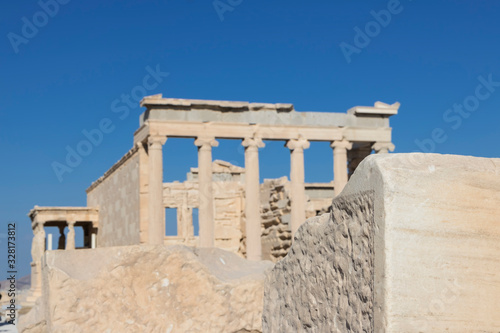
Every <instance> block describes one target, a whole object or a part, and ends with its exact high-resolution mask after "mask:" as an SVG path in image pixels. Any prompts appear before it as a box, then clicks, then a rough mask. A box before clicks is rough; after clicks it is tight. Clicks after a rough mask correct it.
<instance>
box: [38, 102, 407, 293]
mask: <svg viewBox="0 0 500 333" xmlns="http://www.w3.org/2000/svg"><path fill="white" fill-rule="evenodd" d="M141 106H143V107H145V108H146V110H145V112H144V113H143V114H142V115H141V116H140V127H139V129H137V131H136V132H135V133H134V146H133V147H132V149H130V151H128V152H127V153H126V154H125V155H124V156H123V157H122V158H121V159H120V160H119V161H118V162H117V163H116V164H115V165H113V166H112V167H111V168H110V169H109V170H108V171H107V172H106V173H105V174H104V175H103V176H102V177H101V178H99V179H98V180H97V181H95V182H94V183H93V184H92V185H91V186H90V187H89V188H88V189H87V205H88V206H87V207H38V206H35V208H33V210H31V212H30V214H29V216H30V217H31V219H32V227H33V233H34V238H33V245H32V257H33V261H32V264H31V265H32V288H31V297H30V298H29V300H31V301H32V302H33V301H34V300H35V299H36V298H38V297H39V296H40V295H41V286H42V279H41V257H42V255H43V253H44V251H45V249H46V235H45V231H44V227H48V226H56V227H59V229H60V233H61V237H60V239H59V244H58V247H57V248H58V249H74V248H75V239H74V238H75V231H74V228H75V227H76V226H81V227H82V228H83V230H84V238H85V239H84V248H92V247H97V248H100V247H110V246H125V245H136V244H168V245H172V244H184V245H189V246H195V247H217V248H221V249H225V250H228V251H231V252H234V253H238V254H240V255H241V256H244V257H245V258H248V259H250V260H262V259H265V260H272V261H276V260H278V259H280V258H282V257H284V256H285V255H286V253H287V251H288V249H289V247H290V245H291V239H292V234H293V233H294V232H295V231H296V230H297V229H298V227H299V226H300V225H301V224H302V223H303V222H304V221H305V220H306V218H307V217H311V216H316V215H317V214H320V213H324V212H326V211H327V210H328V209H329V206H330V203H331V200H332V198H333V197H334V196H335V195H337V194H338V193H340V192H341V191H342V189H343V187H344V186H345V184H346V183H347V180H348V177H349V174H350V173H352V172H353V171H354V169H355V168H356V166H357V165H358V164H359V162H360V161H361V160H362V159H363V158H364V157H366V156H368V155H369V154H370V153H371V152H372V151H375V152H376V153H387V152H388V151H390V150H393V149H394V145H393V144H392V142H391V127H390V126H389V117H390V116H392V115H395V114H397V111H398V108H399V104H398V103H396V104H394V105H388V104H384V103H381V102H377V103H375V106H372V107H365V106H358V107H353V108H351V109H350V110H348V111H347V113H331V112H297V111H295V110H294V107H293V105H292V104H266V103H248V102H230V101H209V100H185V99H172V98H163V97H162V96H161V95H154V96H148V97H145V98H144V99H143V100H142V101H141ZM169 137H177V138H195V139H196V140H195V145H196V146H197V148H198V167H197V168H193V169H191V172H190V173H189V174H188V177H187V180H186V181H184V182H182V183H180V182H174V183H164V182H163V166H162V163H163V154H162V147H163V145H164V144H168V138H169ZM216 139H233V140H241V143H242V145H243V146H244V147H245V168H241V167H237V166H234V165H231V164H229V163H227V162H224V161H212V148H213V147H217V145H218V142H217V140H216ZM264 140H280V141H283V142H284V143H285V145H286V147H287V148H288V149H290V155H291V174H290V181H289V180H288V179H287V178H286V177H285V178H281V179H274V180H266V181H265V182H264V183H263V184H260V182H259V153H258V151H259V148H263V147H264V146H265V144H264ZM314 141H327V142H329V143H331V147H332V148H333V155H334V165H333V170H332V171H333V175H332V178H333V181H332V182H331V183H325V184H305V183H304V154H303V151H304V149H307V148H308V147H309V145H310V142H314ZM167 158H168V157H167ZM165 208H177V232H178V235H176V236H165ZM194 208H198V210H199V235H198V236H195V235H194V228H193V219H192V212H193V209H194ZM66 227H67V228H68V230H69V232H68V234H67V236H64V229H65V228H66Z"/></svg>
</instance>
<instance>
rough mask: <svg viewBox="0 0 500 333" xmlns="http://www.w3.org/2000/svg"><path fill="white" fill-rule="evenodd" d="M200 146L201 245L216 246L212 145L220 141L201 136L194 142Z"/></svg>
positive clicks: (216, 144)
mask: <svg viewBox="0 0 500 333" xmlns="http://www.w3.org/2000/svg"><path fill="white" fill-rule="evenodd" d="M194 144H195V145H196V146H198V187H199V193H200V200H199V201H200V203H199V204H200V207H199V211H198V213H199V225H200V232H199V240H200V242H199V246H200V247H214V245H215V221H214V198H213V191H212V147H217V146H218V145H219V143H218V142H217V141H216V140H215V139H214V138H206V137H200V138H197V139H196V140H195V142H194Z"/></svg>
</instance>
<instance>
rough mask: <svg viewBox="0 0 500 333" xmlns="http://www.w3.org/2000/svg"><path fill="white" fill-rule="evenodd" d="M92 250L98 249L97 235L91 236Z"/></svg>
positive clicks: (92, 234)
mask: <svg viewBox="0 0 500 333" xmlns="http://www.w3.org/2000/svg"><path fill="white" fill-rule="evenodd" d="M90 248H91V249H95V248H96V235H95V234H94V233H91V234H90Z"/></svg>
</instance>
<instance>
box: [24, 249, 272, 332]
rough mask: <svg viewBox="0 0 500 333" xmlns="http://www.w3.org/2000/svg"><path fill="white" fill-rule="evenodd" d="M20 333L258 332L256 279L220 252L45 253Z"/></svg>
mask: <svg viewBox="0 0 500 333" xmlns="http://www.w3.org/2000/svg"><path fill="white" fill-rule="evenodd" d="M43 264H44V267H43V296H42V298H41V299H40V300H39V303H38V304H37V306H35V308H34V309H33V310H32V311H31V312H30V313H29V314H28V315H26V317H22V318H21V326H22V329H25V330H24V332H28V333H31V332H45V329H47V330H48V331H49V332H64V333H67V332H73V333H78V332H217V333H218V332H258V331H261V315H262V301H263V300H262V298H263V282H264V275H265V273H266V271H267V270H269V269H270V268H271V267H272V263H270V262H266V261H264V262H251V261H247V260H245V259H242V258H240V257H238V256H237V255H235V254H233V253H229V252H226V251H223V250H220V249H204V248H200V249H192V248H188V247H184V246H171V247H167V246H124V247H108V248H99V249H94V250H76V251H49V252H46V254H45V256H44V261H43Z"/></svg>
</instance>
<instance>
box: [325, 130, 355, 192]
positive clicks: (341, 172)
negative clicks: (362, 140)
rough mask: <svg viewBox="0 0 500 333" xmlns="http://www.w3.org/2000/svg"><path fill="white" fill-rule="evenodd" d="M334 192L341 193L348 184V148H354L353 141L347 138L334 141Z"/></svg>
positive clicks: (332, 145)
mask: <svg viewBox="0 0 500 333" xmlns="http://www.w3.org/2000/svg"><path fill="white" fill-rule="evenodd" d="M330 146H331V147H332V148H333V193H334V195H335V196H337V195H339V194H340V192H342V190H343V189H344V187H345V185H346V184H347V180H348V176H347V150H348V149H351V148H352V143H351V142H349V141H347V140H345V139H344V140H342V141H333V142H332V144H331V145H330Z"/></svg>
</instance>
